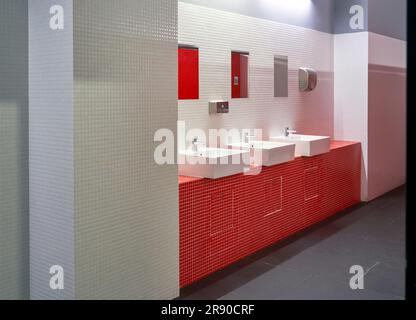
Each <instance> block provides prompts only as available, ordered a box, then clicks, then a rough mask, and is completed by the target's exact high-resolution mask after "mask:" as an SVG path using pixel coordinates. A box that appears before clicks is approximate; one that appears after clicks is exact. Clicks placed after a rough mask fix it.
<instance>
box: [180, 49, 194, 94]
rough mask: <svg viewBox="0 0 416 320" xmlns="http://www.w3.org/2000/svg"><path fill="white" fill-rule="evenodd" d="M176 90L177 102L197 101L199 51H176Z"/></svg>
mask: <svg viewBox="0 0 416 320" xmlns="http://www.w3.org/2000/svg"><path fill="white" fill-rule="evenodd" d="M178 90H179V93H178V98H179V100H188V99H199V50H198V49H196V48H195V49H194V48H179V50H178Z"/></svg>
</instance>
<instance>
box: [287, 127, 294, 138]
mask: <svg viewBox="0 0 416 320" xmlns="http://www.w3.org/2000/svg"><path fill="white" fill-rule="evenodd" d="M293 133H296V130H294V129H290V127H286V128H285V137H289V136H290V135H291V134H293Z"/></svg>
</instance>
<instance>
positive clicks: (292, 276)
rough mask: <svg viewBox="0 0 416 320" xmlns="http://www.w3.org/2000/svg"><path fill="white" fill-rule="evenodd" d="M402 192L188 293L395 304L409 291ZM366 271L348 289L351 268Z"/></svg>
mask: <svg viewBox="0 0 416 320" xmlns="http://www.w3.org/2000/svg"><path fill="white" fill-rule="evenodd" d="M405 193H406V192H405V187H401V188H399V189H396V190H394V191H392V192H390V193H389V194H387V195H385V196H383V197H381V198H379V199H376V200H374V201H372V202H370V203H366V204H360V205H358V206H356V207H353V208H350V209H348V210H346V211H343V212H341V213H339V214H337V215H336V216H334V217H332V218H330V219H328V220H326V221H324V222H322V223H320V224H317V225H315V226H313V227H311V228H309V229H307V230H305V231H302V232H301V233H299V234H297V235H295V236H293V237H290V238H288V239H286V240H284V241H281V242H279V243H277V244H276V245H273V246H271V247H268V248H266V249H265V250H262V251H260V252H258V253H255V254H254V255H252V256H250V257H248V258H245V259H243V260H241V261H239V262H237V263H235V264H233V265H232V266H230V267H228V268H226V269H224V270H221V271H219V272H217V273H215V274H213V275H211V276H209V277H207V278H205V279H203V280H201V281H199V282H197V283H195V284H193V285H191V286H189V287H187V288H184V289H182V290H181V297H180V298H179V299H190V300H217V299H225V300H234V299H236V300H319V299H325V300H328V299H330V300H334V299H335V300H338V299H339V300H362V299H370V300H394V299H403V298H404V295H405V294H404V291H405V262H406V261H405ZM355 265H359V266H362V267H363V269H364V270H365V272H366V275H365V277H364V280H365V282H364V283H365V289H364V290H355V291H354V290H351V288H350V286H349V282H350V279H351V277H352V275H351V274H350V273H349V271H350V268H351V266H355Z"/></svg>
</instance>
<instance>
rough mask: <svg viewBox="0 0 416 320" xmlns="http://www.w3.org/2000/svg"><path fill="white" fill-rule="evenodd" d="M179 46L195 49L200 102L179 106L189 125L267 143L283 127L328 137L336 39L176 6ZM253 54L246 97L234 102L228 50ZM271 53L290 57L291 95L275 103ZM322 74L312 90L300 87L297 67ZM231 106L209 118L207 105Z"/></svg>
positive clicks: (300, 29) (229, 15) (330, 123)
mask: <svg viewBox="0 0 416 320" xmlns="http://www.w3.org/2000/svg"><path fill="white" fill-rule="evenodd" d="M178 36H179V43H181V44H188V45H195V46H197V47H199V50H200V51H199V52H200V99H199V100H188V101H180V102H179V119H180V120H185V121H186V125H187V128H188V129H189V128H201V129H203V130H207V129H210V128H226V129H230V128H238V129H249V128H261V129H263V130H264V131H263V133H264V138H265V139H268V137H269V135H279V134H281V133H282V130H283V128H284V127H285V126H287V125H289V126H291V127H294V128H296V129H297V130H298V131H299V132H301V133H306V134H322V135H330V136H332V135H333V130H334V128H333V105H334V103H333V100H334V96H333V35H331V34H327V33H322V32H318V31H314V30H310V29H305V28H301V27H297V26H293V25H286V24H281V23H277V22H273V21H268V20H263V19H258V18H253V17H248V16H243V15H239V14H235V13H230V12H225V11H219V10H215V9H210V8H206V7H202V6H198V5H193V4H188V3H182V2H179V30H178ZM232 50H240V51H248V52H250V57H249V98H248V99H231V79H230V74H231V51H232ZM274 55H287V56H288V57H289V97H288V98H274V90H273V88H274V84H273V79H274V77H273V66H274V65H273V61H274ZM299 67H311V68H315V69H316V70H317V71H318V73H319V84H318V87H317V89H316V90H315V91H313V92H310V93H301V92H299V89H298V68H299ZM217 99H225V100H229V101H230V114H228V115H223V116H220V117H210V116H209V115H208V101H210V100H217Z"/></svg>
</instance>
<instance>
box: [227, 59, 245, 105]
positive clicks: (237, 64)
mask: <svg viewBox="0 0 416 320" xmlns="http://www.w3.org/2000/svg"><path fill="white" fill-rule="evenodd" d="M236 79H237V80H236ZM231 94H232V98H233V99H238V98H248V55H246V54H242V53H238V52H232V53H231Z"/></svg>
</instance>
